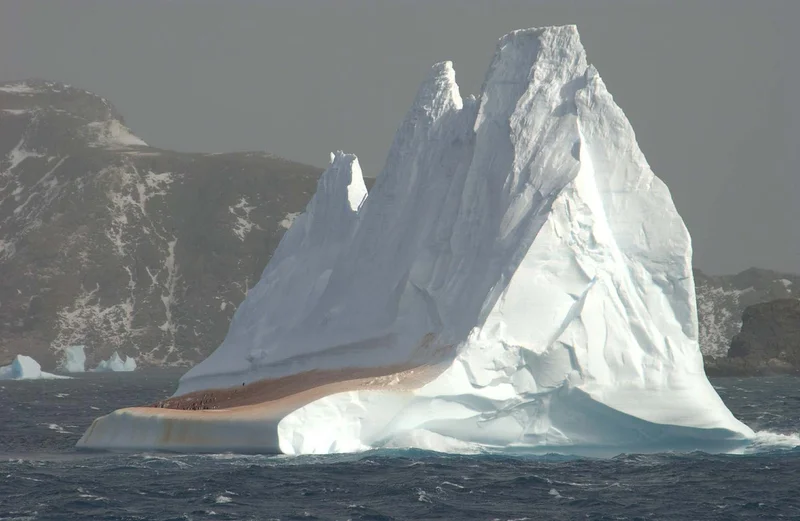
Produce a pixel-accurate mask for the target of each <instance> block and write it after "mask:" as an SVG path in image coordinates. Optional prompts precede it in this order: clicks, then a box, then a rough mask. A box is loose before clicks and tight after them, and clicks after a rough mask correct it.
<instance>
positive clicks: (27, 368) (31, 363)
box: [0, 355, 69, 380]
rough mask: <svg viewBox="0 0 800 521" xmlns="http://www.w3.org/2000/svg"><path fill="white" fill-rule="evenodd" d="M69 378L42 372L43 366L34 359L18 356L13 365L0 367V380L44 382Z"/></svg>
mask: <svg viewBox="0 0 800 521" xmlns="http://www.w3.org/2000/svg"><path fill="white" fill-rule="evenodd" d="M63 378H69V376H60V375H57V374H52V373H45V372H44V371H42V366H41V365H39V362H37V361H36V360H34V359H33V358H31V357H29V356H25V355H17V356H16V357H14V361H13V362H11V365H4V366H0V380H42V379H63Z"/></svg>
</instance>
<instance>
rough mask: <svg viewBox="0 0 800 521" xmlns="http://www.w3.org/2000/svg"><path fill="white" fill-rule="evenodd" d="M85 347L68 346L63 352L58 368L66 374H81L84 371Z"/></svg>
mask: <svg viewBox="0 0 800 521" xmlns="http://www.w3.org/2000/svg"><path fill="white" fill-rule="evenodd" d="M84 349H86V346H68V347H67V348H66V349H65V350H64V358H63V360H61V364H60V365H59V367H60V368H61V369H62V370H64V371H66V372H68V373H83V372H84V371H86V353H85V351H84Z"/></svg>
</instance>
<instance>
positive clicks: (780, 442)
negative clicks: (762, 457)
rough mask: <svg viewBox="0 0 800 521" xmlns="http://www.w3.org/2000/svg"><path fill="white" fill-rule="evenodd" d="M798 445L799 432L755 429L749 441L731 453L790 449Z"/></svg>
mask: <svg viewBox="0 0 800 521" xmlns="http://www.w3.org/2000/svg"><path fill="white" fill-rule="evenodd" d="M798 447H800V432H794V433H790V434H780V433H777V432H770V431H756V433H755V436H753V438H752V439H751V440H750V443H749V444H748V445H747V446H745V447H743V448H742V449H740V450H736V451H732V454H759V453H765V452H773V451H776V450H792V449H797V448H798Z"/></svg>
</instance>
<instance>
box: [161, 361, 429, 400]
mask: <svg viewBox="0 0 800 521" xmlns="http://www.w3.org/2000/svg"><path fill="white" fill-rule="evenodd" d="M443 369H444V366H442V365H438V364H437V365H423V366H419V367H409V366H384V367H370V368H360V367H354V368H346V369H336V370H313V371H306V372H303V373H298V374H294V375H291V376H284V377H281V378H274V379H269V380H259V381H257V382H253V383H251V384H247V385H243V386H241V387H228V388H224V389H206V390H203V391H195V392H191V393H187V394H183V395H181V396H175V397H173V398H168V399H166V400H161V401H159V402H156V403H154V404H152V405H150V406H149V407H155V408H160V409H178V410H190V411H202V410H215V409H230V408H233V407H244V406H252V405H259V404H264V405H266V404H268V403H270V402H283V401H292V402H295V403H296V402H298V401H302V402H305V403H310V402H311V401H313V400H316V399H319V398H322V397H324V396H327V395H329V394H334V393H339V392H346V391H356V390H363V389H383V390H397V391H403V390H411V389H416V388H419V387H422V386H423V385H425V384H426V383H428V382H430V381H431V380H432V379H434V378H435V377H436V376H438V375H439V374H440V373H441V371H442V370H443ZM293 398H295V399H293ZM275 405H277V403H275Z"/></svg>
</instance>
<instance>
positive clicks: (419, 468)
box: [0, 374, 800, 521]
mask: <svg viewBox="0 0 800 521" xmlns="http://www.w3.org/2000/svg"><path fill="white" fill-rule="evenodd" d="M143 376H145V375H141V374H140V375H136V374H132V375H124V376H122V377H120V376H119V375H118V374H117V375H114V378H113V379H110V378H106V377H103V376H97V375H89V376H88V377H86V378H85V379H84V380H81V379H80V378H79V379H76V380H64V381H57V382H45V383H42V382H35V383H33V384H32V385H31V383H30V382H28V385H25V386H10V385H6V386H4V388H2V389H0V418H3V421H0V454H2V456H0V519H3V521H5V519H30V520H34V519H35V520H37V521H39V520H51V519H52V520H56V519H57V520H65V519H67V520H70V519H75V520H78V519H80V520H83V519H107V520H123V519H125V520H131V519H148V520H149V519H153V520H164V521H167V520H179V519H191V520H195V521H196V520H206V519H208V520H212V519H213V520H220V519H237V520H238V519H257V520H263V519H278V520H289V519H353V520H356V519H362V520H366V519H371V520H390V519H430V518H438V519H448V520H458V519H469V520H475V519H477V520H492V519H499V520H503V521H505V520H510V519H524V518H528V519H530V520H535V519H554V520H561V519H563V520H567V519H622V518H626V519H637V518H639V519H675V520H685V519H712V520H714V519H717V520H728V519H750V518H752V519H777V518H780V517H784V518H797V517H800V498H798V497H797V493H796V488H797V483H798V482H800V434H798V433H800V385H798V383H800V380H798V379H792V378H777V379H776V378H773V379H760V378H759V379H725V380H722V381H719V382H717V383H718V384H719V383H722V384H723V385H720V386H719V387H718V390H719V392H720V394H721V395H722V397H723V399H724V400H725V401H726V403H727V404H728V405H729V407H730V408H731V410H732V411H733V412H734V414H736V415H737V416H738V417H739V418H741V419H742V420H743V421H745V422H746V423H748V424H749V425H750V426H751V427H753V428H754V429H755V430H756V431H757V433H756V436H755V437H754V439H753V441H752V443H751V444H750V445H749V446H748V447H746V448H744V449H742V450H741V451H739V453H737V454H706V453H702V452H693V453H666V454H621V455H618V456H616V457H612V458H602V459H592V458H582V457H575V456H567V455H561V454H544V455H524V456H520V455H516V456H510V455H508V454H482V455H448V454H441V453H435V452H426V451H421V450H401V449H391V450H377V451H369V452H365V453H361V454H344V455H331V456H300V457H287V456H267V455H236V454H209V455H182V454H169V453H141V454H114V453H92V452H76V451H75V450H74V448H73V446H74V443H75V441H76V440H77V437H79V436H80V434H81V432H82V430H83V429H84V428H85V427H86V426H88V425H89V424H90V423H91V421H92V419H93V418H94V417H95V416H96V415H97V414H98V409H99V411H100V413H102V412H106V411H110V410H113V409H116V408H118V407H120V406H125V405H130V404H134V403H147V402H149V401H154V400H156V399H158V398H159V397H161V396H164V395H166V394H169V392H170V391H171V389H172V388H173V386H174V382H175V377H177V375H174V376H172V377H170V378H167V377H164V378H157V377H152V376H151V377H149V378H143ZM58 394H66V395H68V396H62V397H60V398H59V397H57V395H58ZM37 402H38V403H37ZM56 427H59V428H56ZM676 498H679V499H680V500H679V501H676Z"/></svg>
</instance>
